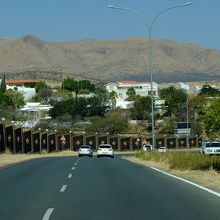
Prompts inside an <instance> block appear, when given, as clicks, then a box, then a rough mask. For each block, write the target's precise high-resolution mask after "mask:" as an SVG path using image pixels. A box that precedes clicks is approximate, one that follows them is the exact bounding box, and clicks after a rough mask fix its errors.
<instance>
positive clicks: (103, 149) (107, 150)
mask: <svg viewBox="0 0 220 220" xmlns="http://www.w3.org/2000/svg"><path fill="white" fill-rule="evenodd" d="M106 156H107V157H111V158H114V150H113V148H112V146H111V145H110V144H100V145H99V148H98V151H97V157H98V158H99V157H106Z"/></svg>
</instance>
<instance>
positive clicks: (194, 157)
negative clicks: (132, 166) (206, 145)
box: [135, 151, 220, 171]
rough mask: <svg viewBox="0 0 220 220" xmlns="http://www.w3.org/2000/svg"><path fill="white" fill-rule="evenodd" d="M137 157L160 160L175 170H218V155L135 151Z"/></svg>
mask: <svg viewBox="0 0 220 220" xmlns="http://www.w3.org/2000/svg"><path fill="white" fill-rule="evenodd" d="M135 156H136V157H137V158H139V159H141V160H144V161H153V162H158V163H160V162H162V163H165V164H167V165H168V166H169V169H175V170H182V171H183V170H212V169H213V170H216V171H220V157H218V156H207V155H200V154H196V153H192V152H182V151H170V152H166V153H159V152H137V153H136V155H135Z"/></svg>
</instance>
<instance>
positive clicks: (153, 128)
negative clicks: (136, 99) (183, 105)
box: [107, 2, 192, 149]
mask: <svg viewBox="0 0 220 220" xmlns="http://www.w3.org/2000/svg"><path fill="white" fill-rule="evenodd" d="M191 4H192V3H191V2H188V3H185V4H183V5H177V6H173V7H169V8H166V9H164V10H162V11H161V12H160V13H158V14H157V15H156V16H155V17H154V19H153V22H152V23H151V24H150V25H149V24H148V23H147V21H146V19H145V17H144V16H143V15H142V14H141V13H140V12H138V11H136V10H133V9H131V8H124V7H116V6H113V5H107V7H108V8H111V9H119V10H125V11H130V12H132V13H135V14H136V15H138V16H139V17H140V18H141V19H142V20H143V22H144V24H145V25H146V27H147V30H148V36H149V44H148V61H149V71H150V83H151V125H152V147H153V149H154V148H155V124H154V91H153V71H152V66H153V65H152V38H151V37H152V30H153V27H154V24H155V23H156V21H157V20H158V18H159V17H160V15H161V14H163V13H164V12H166V11H168V10H171V9H175V8H181V7H186V6H190V5H191Z"/></svg>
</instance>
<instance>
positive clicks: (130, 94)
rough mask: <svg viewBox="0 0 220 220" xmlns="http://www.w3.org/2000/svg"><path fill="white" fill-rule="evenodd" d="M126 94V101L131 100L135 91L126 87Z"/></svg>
mask: <svg viewBox="0 0 220 220" xmlns="http://www.w3.org/2000/svg"><path fill="white" fill-rule="evenodd" d="M126 95H127V96H128V97H127V98H126V100H127V101H132V100H134V99H135V96H136V92H135V89H134V88H128V90H127V92H126Z"/></svg>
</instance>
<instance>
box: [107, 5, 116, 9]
mask: <svg viewBox="0 0 220 220" xmlns="http://www.w3.org/2000/svg"><path fill="white" fill-rule="evenodd" d="M107 7H108V8H111V9H117V8H116V7H115V6H113V5H107Z"/></svg>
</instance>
